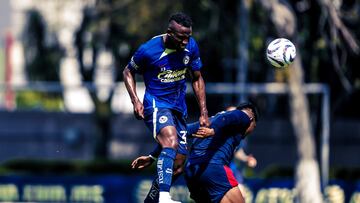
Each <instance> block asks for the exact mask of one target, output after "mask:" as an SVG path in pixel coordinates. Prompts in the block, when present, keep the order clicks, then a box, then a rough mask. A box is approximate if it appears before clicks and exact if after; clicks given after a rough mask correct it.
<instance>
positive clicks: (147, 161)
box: [131, 156, 154, 169]
mask: <svg viewBox="0 0 360 203" xmlns="http://www.w3.org/2000/svg"><path fill="white" fill-rule="evenodd" d="M153 162H154V160H153V159H152V158H151V157H150V156H140V157H138V158H136V159H135V160H134V161H133V162H132V163H131V168H132V169H143V168H146V167H148V166H150V165H151V164H152V163H153Z"/></svg>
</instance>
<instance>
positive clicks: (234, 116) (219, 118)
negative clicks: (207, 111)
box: [188, 110, 250, 165]
mask: <svg viewBox="0 0 360 203" xmlns="http://www.w3.org/2000/svg"><path fill="white" fill-rule="evenodd" d="M210 122H211V125H210V128H214V129H215V135H214V136H209V137H207V138H194V139H193V140H192V143H191V148H190V154H189V158H188V164H189V165H191V164H198V163H213V164H221V165H227V164H229V162H230V161H231V160H232V157H233V153H234V150H235V148H236V147H237V146H238V145H239V143H240V141H241V139H242V136H241V135H242V134H244V132H245V130H246V129H247V127H248V126H249V124H250V119H249V117H248V116H247V115H246V114H245V113H244V112H242V111H239V110H234V111H227V112H221V113H218V114H217V115H215V116H213V117H211V118H210ZM198 127H199V124H198V123H193V124H190V125H188V131H189V132H190V133H195V132H196V130H195V129H197V128H198ZM194 131H195V132H194Z"/></svg>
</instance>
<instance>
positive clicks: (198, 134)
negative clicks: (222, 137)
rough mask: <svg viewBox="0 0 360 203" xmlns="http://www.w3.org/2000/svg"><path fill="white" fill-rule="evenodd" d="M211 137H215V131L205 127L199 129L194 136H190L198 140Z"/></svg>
mask: <svg viewBox="0 0 360 203" xmlns="http://www.w3.org/2000/svg"><path fill="white" fill-rule="evenodd" d="M213 135H215V130H214V129H213V128H207V127H200V128H199V129H198V131H197V132H196V133H195V134H192V136H194V137H198V138H205V137H209V136H213Z"/></svg>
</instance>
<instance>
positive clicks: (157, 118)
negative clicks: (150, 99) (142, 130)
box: [144, 108, 188, 155]
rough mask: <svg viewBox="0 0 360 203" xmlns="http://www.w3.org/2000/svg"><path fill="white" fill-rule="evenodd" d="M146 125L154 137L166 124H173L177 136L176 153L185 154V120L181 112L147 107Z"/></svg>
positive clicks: (186, 152)
mask: <svg viewBox="0 0 360 203" xmlns="http://www.w3.org/2000/svg"><path fill="white" fill-rule="evenodd" d="M144 121H145V124H146V126H147V127H148V128H149V129H150V131H151V133H152V135H153V137H154V139H156V136H157V135H158V134H159V133H160V130H161V129H163V128H164V127H166V126H174V127H175V128H176V132H177V137H178V144H179V147H178V151H177V152H178V153H180V154H184V155H187V154H188V151H187V143H186V134H187V131H186V122H185V118H184V117H183V116H182V113H180V112H178V111H175V110H171V109H163V108H160V109H157V108H156V109H149V110H147V111H145V118H144Z"/></svg>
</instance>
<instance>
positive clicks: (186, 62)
mask: <svg viewBox="0 0 360 203" xmlns="http://www.w3.org/2000/svg"><path fill="white" fill-rule="evenodd" d="M189 61H190V57H189V56H187V55H186V56H185V57H184V59H183V63H184V64H185V65H187V64H188V63H189Z"/></svg>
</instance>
